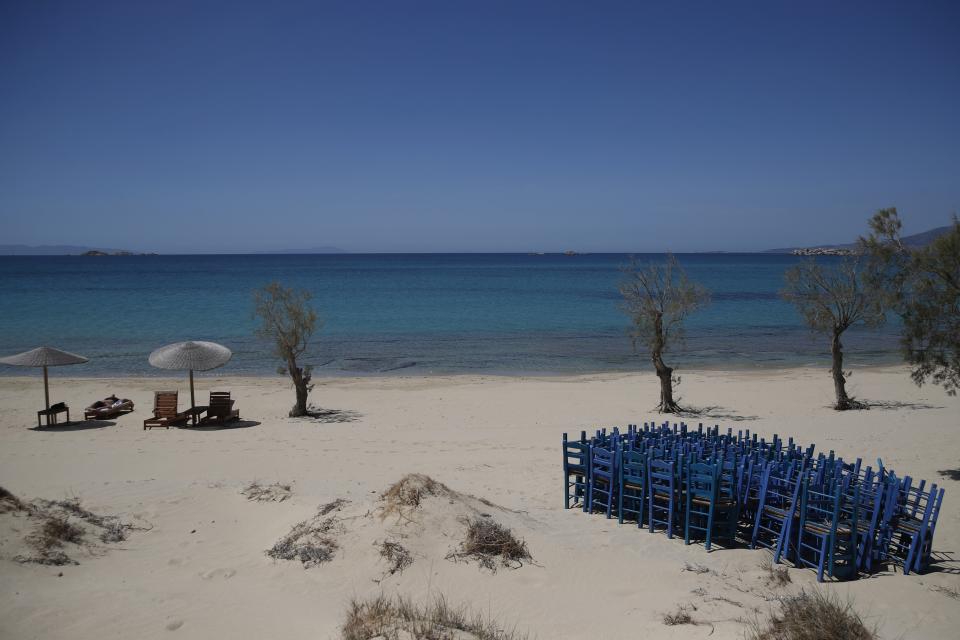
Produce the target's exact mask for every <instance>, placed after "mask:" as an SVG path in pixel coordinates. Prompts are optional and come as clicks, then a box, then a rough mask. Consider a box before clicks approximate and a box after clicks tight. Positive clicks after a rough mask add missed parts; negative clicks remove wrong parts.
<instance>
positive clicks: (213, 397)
mask: <svg viewBox="0 0 960 640" xmlns="http://www.w3.org/2000/svg"><path fill="white" fill-rule="evenodd" d="M232 406H233V400H231V399H230V392H229V391H211V392H210V405H209V407H210V409H209V411H210V413H223V412H227V411H230V408H231V407H232Z"/></svg>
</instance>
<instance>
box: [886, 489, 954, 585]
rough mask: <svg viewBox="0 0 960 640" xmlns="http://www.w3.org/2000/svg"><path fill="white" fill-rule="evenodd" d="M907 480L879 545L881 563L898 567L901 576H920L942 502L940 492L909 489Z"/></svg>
mask: <svg viewBox="0 0 960 640" xmlns="http://www.w3.org/2000/svg"><path fill="white" fill-rule="evenodd" d="M910 485H911V479H910V477H909V476H907V477H905V478H904V480H903V481H902V483H901V487H900V490H899V491H898V492H897V493H898V498H899V500H898V503H897V506H896V507H895V509H893V511H894V513H893V514H892V516H891V517H890V521H889V523H888V524H887V526H886V530H885V531H884V533H883V535H882V540H881V542H880V543H879V547H880V556H881V558H882V559H884V560H887V561H891V562H893V563H894V564H900V565H901V566H902V567H903V573H904V575H907V574H909V573H910V572H911V571H914V572H920V571H922V570H923V569H924V568H925V567H926V566H927V565H928V564H929V563H930V554H931V552H932V547H933V533H934V532H935V531H936V521H937V517H938V516H939V513H940V505H941V504H942V502H943V493H944V491H943V489H938V488H937V485H936V484H932V485H931V486H930V490H929V491H924V486H925V483H924V482H921V483H920V485H918V486H917V487H912V486H910Z"/></svg>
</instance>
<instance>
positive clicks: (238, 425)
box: [180, 420, 260, 431]
mask: <svg viewBox="0 0 960 640" xmlns="http://www.w3.org/2000/svg"><path fill="white" fill-rule="evenodd" d="M259 426H260V422H258V421H256V420H234V421H233V422H227V423H224V424H198V425H196V426H194V425H192V424H191V425H184V426H182V427H180V428H181V429H186V430H187V431H225V430H228V429H249V428H250V427H259Z"/></svg>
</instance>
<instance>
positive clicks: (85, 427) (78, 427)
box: [28, 420, 117, 433]
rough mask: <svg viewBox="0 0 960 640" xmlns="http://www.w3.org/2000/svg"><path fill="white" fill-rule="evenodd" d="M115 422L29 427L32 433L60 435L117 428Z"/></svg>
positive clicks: (86, 421)
mask: <svg viewBox="0 0 960 640" xmlns="http://www.w3.org/2000/svg"><path fill="white" fill-rule="evenodd" d="M116 424H117V423H116V422H114V421H113V420H83V421H77V422H61V423H58V424H51V425H43V426H42V427H28V428H29V429H30V431H43V432H47V433H59V432H67V431H89V430H90V429H103V428H105V427H113V426H116Z"/></svg>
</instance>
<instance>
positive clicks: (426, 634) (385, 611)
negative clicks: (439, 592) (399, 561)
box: [341, 595, 526, 640]
mask: <svg viewBox="0 0 960 640" xmlns="http://www.w3.org/2000/svg"><path fill="white" fill-rule="evenodd" d="M341 637H342V638H343V640H372V639H374V638H376V639H384V640H400V639H401V638H403V639H408V638H409V639H411V640H523V639H524V638H526V635H519V634H518V633H517V632H516V630H505V629H503V628H501V625H499V624H497V623H496V622H495V621H494V620H492V619H491V618H489V617H487V616H484V615H483V614H480V613H472V612H471V611H469V610H468V609H467V608H465V607H459V608H457V607H451V606H450V605H448V604H447V601H446V600H445V599H444V598H443V597H442V596H441V597H438V598H436V599H435V600H434V601H433V602H431V603H429V604H426V605H423V606H418V605H416V604H414V603H413V602H411V601H410V600H408V599H406V598H403V597H399V596H398V597H396V598H389V597H387V596H384V595H380V596H378V597H375V598H371V599H369V600H353V601H352V602H351V603H350V606H349V609H348V610H347V618H346V621H345V622H344V623H343V626H342V627H341Z"/></svg>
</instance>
